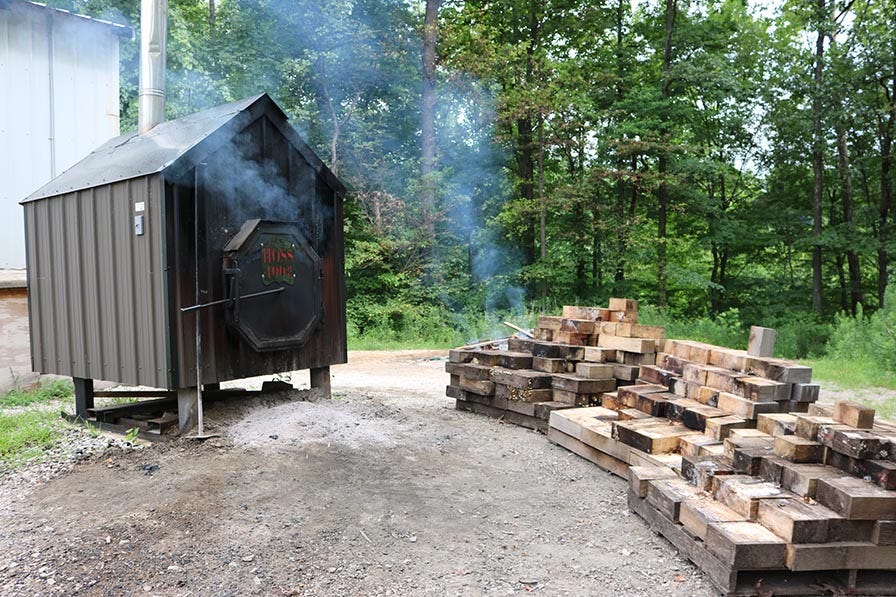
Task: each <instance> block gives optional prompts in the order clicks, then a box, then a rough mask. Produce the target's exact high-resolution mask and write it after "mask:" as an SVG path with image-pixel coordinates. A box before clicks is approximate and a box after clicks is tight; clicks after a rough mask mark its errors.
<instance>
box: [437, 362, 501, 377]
mask: <svg viewBox="0 0 896 597" xmlns="http://www.w3.org/2000/svg"><path fill="white" fill-rule="evenodd" d="M445 371H446V372H447V373H450V374H451V375H460V376H463V377H466V378H467V379H470V380H474V381H490V380H491V372H492V368H491V367H486V366H485V365H474V364H472V363H451V362H448V363H445Z"/></svg>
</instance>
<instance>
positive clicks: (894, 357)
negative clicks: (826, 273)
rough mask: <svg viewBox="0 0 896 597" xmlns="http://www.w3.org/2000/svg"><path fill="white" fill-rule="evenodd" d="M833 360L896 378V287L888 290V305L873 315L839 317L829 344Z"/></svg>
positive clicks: (860, 312)
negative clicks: (856, 362)
mask: <svg viewBox="0 0 896 597" xmlns="http://www.w3.org/2000/svg"><path fill="white" fill-rule="evenodd" d="M827 354H828V355H829V356H831V357H834V358H838V359H843V360H851V361H858V362H862V363H865V364H867V365H869V366H871V367H872V368H873V369H876V370H878V371H886V372H889V373H892V374H894V375H896V286H894V285H891V286H889V287H888V288H887V291H886V306H885V307H884V308H882V309H879V310H877V311H875V312H874V313H873V314H871V315H870V316H868V315H865V314H864V313H863V312H862V310H861V309H859V312H858V314H857V315H856V316H855V317H850V316H847V315H844V314H841V315H838V316H837V320H836V323H835V328H834V332H833V334H832V335H831V340H830V342H829V343H828V347H827Z"/></svg>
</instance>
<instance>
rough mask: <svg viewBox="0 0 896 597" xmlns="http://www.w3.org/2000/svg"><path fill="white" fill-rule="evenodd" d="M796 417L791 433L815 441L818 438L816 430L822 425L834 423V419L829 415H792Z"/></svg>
mask: <svg viewBox="0 0 896 597" xmlns="http://www.w3.org/2000/svg"><path fill="white" fill-rule="evenodd" d="M794 416H795V417H796V425H795V426H794V428H793V433H794V434H795V435H798V436H800V437H802V438H805V439H811V440H812V441H815V440H816V438H818V430H819V428H820V427H821V426H822V425H834V424H836V421H834V419H832V418H831V417H827V416H822V415H808V414H806V415H803V414H799V415H794Z"/></svg>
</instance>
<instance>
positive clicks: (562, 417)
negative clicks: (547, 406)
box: [549, 406, 616, 439]
mask: <svg viewBox="0 0 896 597" xmlns="http://www.w3.org/2000/svg"><path fill="white" fill-rule="evenodd" d="M615 416H616V413H614V412H612V411H609V410H607V409H605V408H602V407H600V406H591V407H588V408H568V409H564V410H555V411H554V412H552V413H551V417H550V420H549V425H550V426H551V427H554V428H555V429H558V430H559V431H562V432H563V433H565V434H566V435H569V436H572V437H574V438H576V439H581V430H582V428H583V426H584V425H585V424H586V423H588V422H598V423H600V424H601V426H602V427H605V428H606V429H607V432H608V433H609V430H610V424H609V423H606V422H604V421H602V420H601V419H606V418H608V417H612V418H615Z"/></svg>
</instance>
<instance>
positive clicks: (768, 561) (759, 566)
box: [706, 522, 787, 570]
mask: <svg viewBox="0 0 896 597" xmlns="http://www.w3.org/2000/svg"><path fill="white" fill-rule="evenodd" d="M706 547H707V549H709V550H710V551H711V552H712V553H713V554H715V556H716V557H718V558H719V559H720V560H721V561H722V563H724V564H728V565H729V566H731V567H732V568H734V569H738V570H740V569H746V570H766V569H776V568H784V566H785V556H786V547H787V543H786V542H785V541H784V540H783V539H781V538H780V537H778V536H777V535H775V534H774V533H772V532H771V531H769V530H768V529H766V528H765V527H763V526H762V525H761V524H756V523H755V522H712V523H709V524H708V525H707V526H706Z"/></svg>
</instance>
